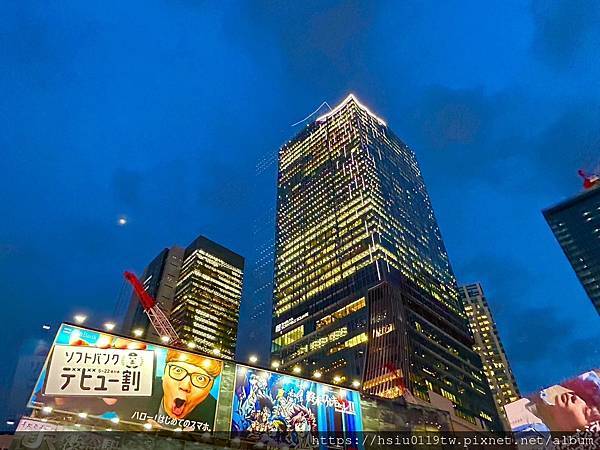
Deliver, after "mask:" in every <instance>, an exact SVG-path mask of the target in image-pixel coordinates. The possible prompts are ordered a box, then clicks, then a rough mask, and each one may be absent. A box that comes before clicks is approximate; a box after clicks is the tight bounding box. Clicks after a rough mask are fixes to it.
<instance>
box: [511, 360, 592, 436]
mask: <svg viewBox="0 0 600 450" xmlns="http://www.w3.org/2000/svg"><path fill="white" fill-rule="evenodd" d="M504 410H505V411H506V415H507V417H508V421H509V424H510V428H511V429H512V431H514V432H520V433H532V432H539V431H542V432H543V431H564V432H575V431H595V432H598V431H600V369H595V370H591V371H589V372H585V373H583V374H581V375H579V376H577V377H575V378H571V379H569V380H567V381H564V382H562V383H560V384H555V385H553V386H550V387H548V388H546V389H542V390H541V391H539V392H536V393H535V394H533V395H530V396H528V397H526V398H522V399H520V400H517V401H515V402H512V403H510V404H508V405H506V406H505V407H504Z"/></svg>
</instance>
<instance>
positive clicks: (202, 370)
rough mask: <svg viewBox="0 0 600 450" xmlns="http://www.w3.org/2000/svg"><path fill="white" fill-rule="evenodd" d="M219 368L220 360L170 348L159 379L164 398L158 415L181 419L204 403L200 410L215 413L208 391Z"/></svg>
mask: <svg viewBox="0 0 600 450" xmlns="http://www.w3.org/2000/svg"><path fill="white" fill-rule="evenodd" d="M221 370H222V362H221V361H218V360H215V359H212V358H207V357H204V356H201V355H193V354H190V353H184V352H179V351H177V350H172V349H170V350H169V351H168V352H167V358H166V365H165V372H164V374H163V378H162V388H163V398H162V401H161V404H160V409H159V411H158V414H159V415H160V414H162V415H168V416H169V417H171V418H173V419H183V418H185V417H187V416H188V415H189V414H190V413H191V412H192V411H194V409H195V408H196V407H197V406H198V405H200V404H201V403H203V402H204V403H205V405H203V406H205V408H202V409H203V410H206V412H207V414H210V415H214V410H215V406H216V405H215V403H216V399H215V398H213V397H212V396H211V397H209V394H210V390H211V389H212V387H213V384H214V381H215V378H216V377H217V376H219V375H220V373H221ZM207 397H209V398H208V399H207ZM205 400H206V401H205ZM209 403H210V404H209Z"/></svg>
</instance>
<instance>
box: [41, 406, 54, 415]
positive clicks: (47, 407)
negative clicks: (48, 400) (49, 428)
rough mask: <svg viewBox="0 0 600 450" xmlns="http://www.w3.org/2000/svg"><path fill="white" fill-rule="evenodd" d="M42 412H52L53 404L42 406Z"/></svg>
mask: <svg viewBox="0 0 600 450" xmlns="http://www.w3.org/2000/svg"><path fill="white" fill-rule="evenodd" d="M42 412H43V413H45V414H50V413H51V412H52V406H44V407H43V408H42Z"/></svg>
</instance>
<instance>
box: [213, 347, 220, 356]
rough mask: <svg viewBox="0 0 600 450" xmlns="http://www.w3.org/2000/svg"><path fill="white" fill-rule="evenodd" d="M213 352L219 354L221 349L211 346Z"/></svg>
mask: <svg viewBox="0 0 600 450" xmlns="http://www.w3.org/2000/svg"><path fill="white" fill-rule="evenodd" d="M213 354H215V355H220V354H221V350H219V349H218V348H213Z"/></svg>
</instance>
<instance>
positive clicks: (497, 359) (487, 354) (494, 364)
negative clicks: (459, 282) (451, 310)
mask: <svg viewBox="0 0 600 450" xmlns="http://www.w3.org/2000/svg"><path fill="white" fill-rule="evenodd" d="M458 291H459V293H460V298H461V300H462V302H463V305H464V307H465V312H466V313H467V317H468V318H469V324H470V325H471V331H472V332H473V337H474V338H475V344H474V345H473V350H475V351H476V352H477V353H478V354H479V356H480V357H481V361H482V362H483V373H484V374H485V376H486V378H487V380H488V383H489V385H490V389H491V391H492V394H493V396H494V400H495V401H496V408H497V410H498V413H499V414H500V415H501V416H503V417H505V418H506V413H505V411H504V405H508V404H509V403H512V402H514V401H517V400H518V399H519V389H518V388H517V382H516V380H515V377H514V375H513V373H512V370H511V368H510V364H509V363H508V359H507V358H506V353H505V351H504V347H503V346H502V342H501V341H500V336H499V334H498V329H497V328H496V322H494V318H493V316H492V312H491V311H490V307H489V305H488V302H487V300H486V298H485V295H484V294H483V289H482V288H481V285H480V284H479V283H476V284H468V285H466V286H460V287H459V288H458Z"/></svg>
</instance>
